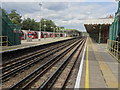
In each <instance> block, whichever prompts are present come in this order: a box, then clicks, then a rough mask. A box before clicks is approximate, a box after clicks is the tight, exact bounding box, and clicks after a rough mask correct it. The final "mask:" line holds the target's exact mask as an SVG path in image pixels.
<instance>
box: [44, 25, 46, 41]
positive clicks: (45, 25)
mask: <svg viewBox="0 0 120 90" xmlns="http://www.w3.org/2000/svg"><path fill="white" fill-rule="evenodd" d="M45 29H46V25H44V32H45ZM44 39H45V35H44Z"/></svg>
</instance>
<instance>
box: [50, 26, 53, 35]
mask: <svg viewBox="0 0 120 90" xmlns="http://www.w3.org/2000/svg"><path fill="white" fill-rule="evenodd" d="M50 28H51V29H53V27H50ZM52 32H53V31H52ZM52 37H53V34H52Z"/></svg>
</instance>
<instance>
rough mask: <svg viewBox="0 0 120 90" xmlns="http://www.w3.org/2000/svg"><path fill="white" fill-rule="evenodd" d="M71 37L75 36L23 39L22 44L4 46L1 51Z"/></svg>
mask: <svg viewBox="0 0 120 90" xmlns="http://www.w3.org/2000/svg"><path fill="white" fill-rule="evenodd" d="M70 38H73V37H60V38H46V39H44V38H42V39H41V40H40V41H38V39H33V40H32V42H27V40H22V41H21V45H15V46H7V47H2V50H1V51H0V52H7V51H12V50H17V49H22V48H27V47H33V46H38V45H42V44H48V43H52V42H57V41H61V40H66V39H70Z"/></svg>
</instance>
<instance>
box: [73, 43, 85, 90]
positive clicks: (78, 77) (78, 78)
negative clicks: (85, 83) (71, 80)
mask: <svg viewBox="0 0 120 90" xmlns="http://www.w3.org/2000/svg"><path fill="white" fill-rule="evenodd" d="M86 43H87V42H86ZM85 51H86V44H85V47H84V51H83V55H82V59H81V64H80V66H79V71H78V75H77V79H76V82H75V86H74V90H76V89H78V90H79V88H80V81H81V76H82V68H83V61H84V57H85Z"/></svg>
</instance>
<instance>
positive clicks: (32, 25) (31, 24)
mask: <svg viewBox="0 0 120 90" xmlns="http://www.w3.org/2000/svg"><path fill="white" fill-rule="evenodd" d="M22 29H24V30H29V29H30V30H39V23H38V22H36V21H35V20H34V19H31V18H27V19H24V20H23V22H22Z"/></svg>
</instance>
